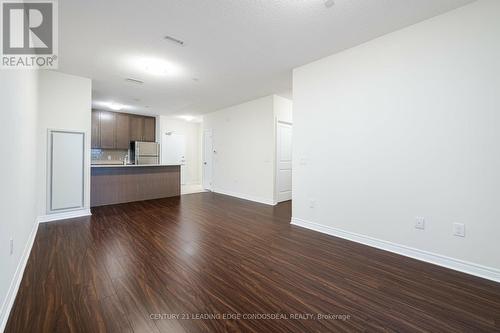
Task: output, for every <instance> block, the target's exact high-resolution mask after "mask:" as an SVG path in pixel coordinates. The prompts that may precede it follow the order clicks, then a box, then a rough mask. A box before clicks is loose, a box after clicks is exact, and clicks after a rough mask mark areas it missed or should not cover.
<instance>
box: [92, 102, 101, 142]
mask: <svg viewBox="0 0 500 333" xmlns="http://www.w3.org/2000/svg"><path fill="white" fill-rule="evenodd" d="M100 114H101V113H100V112H99V111H92V133H91V147H92V148H101V125H100V121H99V116H100Z"/></svg>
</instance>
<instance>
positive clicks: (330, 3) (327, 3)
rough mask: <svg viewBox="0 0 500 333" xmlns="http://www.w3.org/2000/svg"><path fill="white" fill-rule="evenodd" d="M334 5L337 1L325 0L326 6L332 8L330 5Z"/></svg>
mask: <svg viewBox="0 0 500 333" xmlns="http://www.w3.org/2000/svg"><path fill="white" fill-rule="evenodd" d="M333 5H335V1H334V0H326V1H325V7H326V8H330V7H332V6H333Z"/></svg>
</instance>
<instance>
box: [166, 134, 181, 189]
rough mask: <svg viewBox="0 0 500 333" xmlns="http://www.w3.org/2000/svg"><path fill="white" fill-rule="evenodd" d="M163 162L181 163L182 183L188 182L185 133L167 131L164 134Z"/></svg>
mask: <svg viewBox="0 0 500 333" xmlns="http://www.w3.org/2000/svg"><path fill="white" fill-rule="evenodd" d="M161 143H162V145H161V164H180V166H181V185H185V184H186V137H185V136H184V134H177V133H173V132H167V133H164V134H163V137H162V142H161Z"/></svg>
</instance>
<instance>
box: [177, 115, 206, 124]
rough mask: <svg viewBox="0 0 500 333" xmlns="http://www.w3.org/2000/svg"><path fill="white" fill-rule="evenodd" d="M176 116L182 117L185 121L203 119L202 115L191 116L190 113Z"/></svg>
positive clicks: (200, 120)
mask: <svg viewBox="0 0 500 333" xmlns="http://www.w3.org/2000/svg"><path fill="white" fill-rule="evenodd" d="M177 118H179V119H182V120H184V121H187V122H193V123H201V122H202V121H203V119H202V117H200V116H191V115H181V116H177Z"/></svg>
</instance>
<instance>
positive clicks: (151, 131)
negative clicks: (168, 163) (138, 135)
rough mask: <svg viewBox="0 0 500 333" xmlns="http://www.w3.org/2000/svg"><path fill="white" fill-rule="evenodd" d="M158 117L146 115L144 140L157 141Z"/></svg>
mask: <svg viewBox="0 0 500 333" xmlns="http://www.w3.org/2000/svg"><path fill="white" fill-rule="evenodd" d="M155 127H156V119H155V118H153V117H144V135H143V137H142V141H147V142H155V141H156V128H155Z"/></svg>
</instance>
